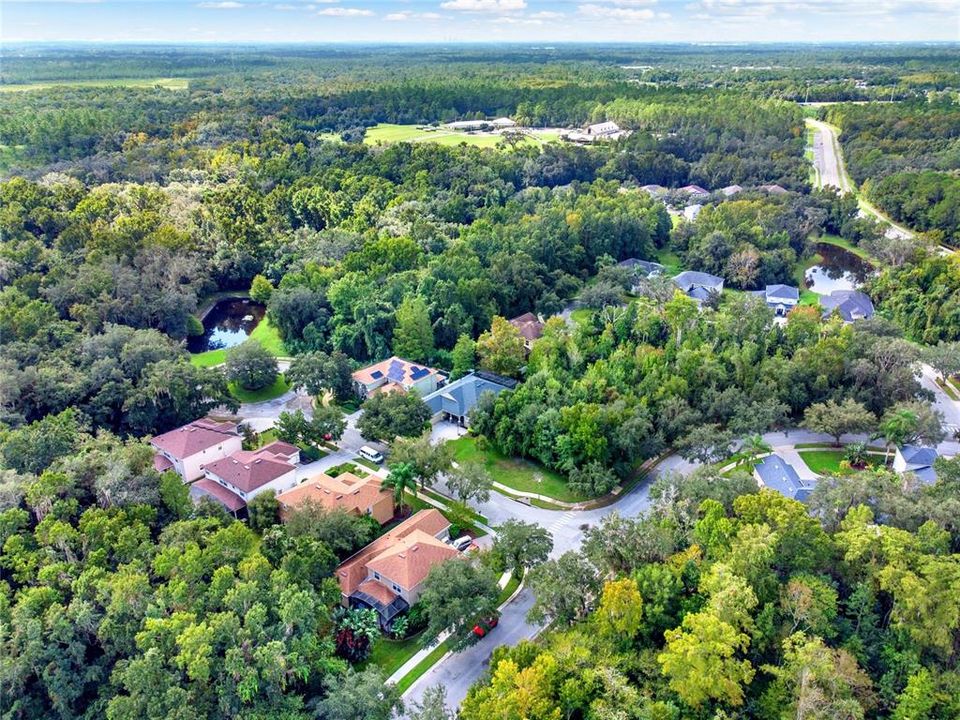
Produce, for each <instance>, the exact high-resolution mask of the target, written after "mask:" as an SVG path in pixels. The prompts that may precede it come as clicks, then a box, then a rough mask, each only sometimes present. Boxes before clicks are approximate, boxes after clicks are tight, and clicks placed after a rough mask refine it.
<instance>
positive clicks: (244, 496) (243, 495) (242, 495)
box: [240, 490, 247, 498]
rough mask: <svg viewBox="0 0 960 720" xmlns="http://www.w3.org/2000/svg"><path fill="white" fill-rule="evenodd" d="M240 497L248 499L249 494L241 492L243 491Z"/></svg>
mask: <svg viewBox="0 0 960 720" xmlns="http://www.w3.org/2000/svg"><path fill="white" fill-rule="evenodd" d="M240 497H242V498H246V497H247V494H246V493H245V492H243V490H241V491H240Z"/></svg>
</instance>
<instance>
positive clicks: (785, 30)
mask: <svg viewBox="0 0 960 720" xmlns="http://www.w3.org/2000/svg"><path fill="white" fill-rule="evenodd" d="M0 40H3V41H4V42H19V41H60V40H83V41H101V42H243V43H249V42H265V43H275V42H457V41H462V42H478V41H479V42H487V41H491V42H551V41H553V42H564V41H627V42H629V41H634V42H676V41H684V42H745V41H760V42H769V41H818V42H831V41H863V40H880V41H914V40H931V41H932V40H937V41H939V40H947V41H958V40H960V0H273V1H267V0H69V1H68V0H0Z"/></svg>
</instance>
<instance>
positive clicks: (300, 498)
mask: <svg viewBox="0 0 960 720" xmlns="http://www.w3.org/2000/svg"><path fill="white" fill-rule="evenodd" d="M277 500H278V501H279V502H280V505H281V506H283V507H285V508H297V507H299V506H300V505H302V504H303V503H305V502H311V501H312V502H315V503H317V504H319V505H321V506H322V507H325V508H328V509H335V508H339V509H342V510H346V511H348V512H356V513H358V514H361V515H362V514H364V513H365V512H366V511H367V508H370V507H372V508H374V515H381V516H382V519H381V517H377V520H379V521H380V522H386V521H387V520H389V516H391V515H393V493H392V492H390V491H389V490H387V489H386V488H384V487H383V483H382V479H381V478H380V477H378V476H377V475H368V476H367V477H365V478H361V477H358V476H356V475H354V474H353V473H350V472H345V473H343V474H341V475H338V476H337V477H335V478H334V477H330V476H329V475H326V474H325V473H320V474H319V475H315V476H314V477H312V478H310V479H309V480H307V481H306V482H303V483H300V484H299V485H297V486H296V487H294V488H290V489H289V490H287V491H285V492H282V493H280V494H279V495H278V496H277ZM381 504H382V506H383V509H384V511H385V512H377V510H380V507H381Z"/></svg>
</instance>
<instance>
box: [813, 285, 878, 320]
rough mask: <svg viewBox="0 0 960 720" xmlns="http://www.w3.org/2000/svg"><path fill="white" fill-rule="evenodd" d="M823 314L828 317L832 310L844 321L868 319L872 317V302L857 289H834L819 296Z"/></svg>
mask: <svg viewBox="0 0 960 720" xmlns="http://www.w3.org/2000/svg"><path fill="white" fill-rule="evenodd" d="M820 306H821V307H822V308H823V316H824V317H829V316H830V315H831V314H832V313H833V311H834V310H836V311H837V312H838V313H840V317H841V318H843V321H844V322H853V321H854V320H868V319H870V318H872V317H873V312H874V310H873V302H872V301H871V300H870V298H868V297H867V296H866V295H864V294H863V293H862V292H860V291H859V290H834V291H833V292H832V293H830V294H829V295H824V296H822V297H821V298H820Z"/></svg>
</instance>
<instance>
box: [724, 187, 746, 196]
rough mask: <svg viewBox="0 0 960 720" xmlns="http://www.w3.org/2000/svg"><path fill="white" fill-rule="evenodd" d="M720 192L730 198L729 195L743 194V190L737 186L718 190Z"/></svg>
mask: <svg viewBox="0 0 960 720" xmlns="http://www.w3.org/2000/svg"><path fill="white" fill-rule="evenodd" d="M720 192H721V193H723V194H724V195H726V196H727V197H730V196H731V195H736V194H737V193H738V192H743V188H742V187H740V186H739V185H727V186H726V187H725V188H720Z"/></svg>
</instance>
